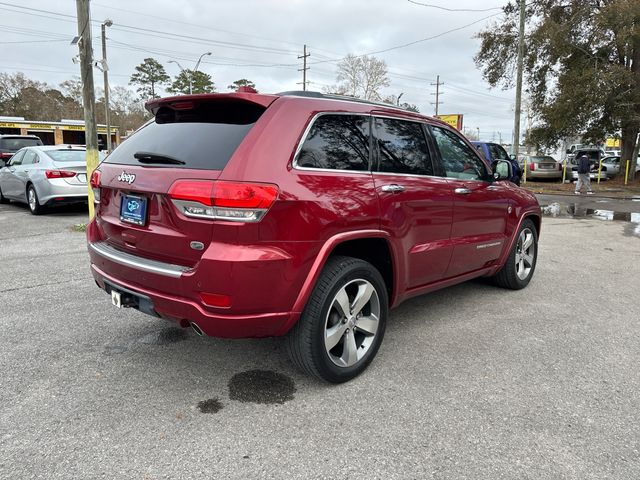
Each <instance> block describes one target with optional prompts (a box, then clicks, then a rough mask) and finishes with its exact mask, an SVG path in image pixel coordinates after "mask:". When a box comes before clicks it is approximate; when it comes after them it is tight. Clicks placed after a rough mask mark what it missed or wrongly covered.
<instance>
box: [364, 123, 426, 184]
mask: <svg viewBox="0 0 640 480" xmlns="http://www.w3.org/2000/svg"><path fill="white" fill-rule="evenodd" d="M375 121H376V140H377V143H378V158H379V162H378V170H379V171H381V172H393V173H408V174H413V175H433V165H432V163H431V157H430V156H429V149H428V147H427V142H426V139H425V137H424V131H423V130H422V125H421V124H420V123H416V122H407V121H404V120H393V119H390V118H376V120H375Z"/></svg>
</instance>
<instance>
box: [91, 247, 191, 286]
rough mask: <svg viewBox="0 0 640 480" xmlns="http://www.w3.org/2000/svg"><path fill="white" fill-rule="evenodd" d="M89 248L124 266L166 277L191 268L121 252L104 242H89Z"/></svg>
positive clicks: (178, 276) (175, 276)
mask: <svg viewBox="0 0 640 480" xmlns="http://www.w3.org/2000/svg"><path fill="white" fill-rule="evenodd" d="M88 246H89V249H91V250H93V251H94V252H95V253H97V254H98V255H100V256H101V257H104V258H106V259H108V260H111V261H112V262H115V263H118V264H120V265H124V266H125V267H130V268H135V269H136V270H142V271H143V272H149V273H157V274H159V275H165V276H167V277H173V278H180V276H181V275H182V274H183V273H185V272H188V271H189V270H191V269H190V268H189V267H183V266H182V265H174V264H172V263H164V262H158V261H156V260H149V259H148V258H142V257H138V256H136V255H132V254H130V253H126V252H122V251H120V250H118V249H116V248H114V247H112V246H110V245H108V244H106V243H105V242H96V243H89V244H88Z"/></svg>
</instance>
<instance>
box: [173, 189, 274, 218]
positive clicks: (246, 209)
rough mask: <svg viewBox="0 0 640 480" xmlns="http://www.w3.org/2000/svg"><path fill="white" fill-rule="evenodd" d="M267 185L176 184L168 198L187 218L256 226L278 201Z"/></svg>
mask: <svg viewBox="0 0 640 480" xmlns="http://www.w3.org/2000/svg"><path fill="white" fill-rule="evenodd" d="M278 192H279V191H278V187H277V186H276V185H272V184H267V183H243V182H225V181H206V180H177V181H175V182H174V183H173V185H171V188H170V189H169V197H170V198H171V200H172V201H173V203H174V205H176V206H177V207H178V208H179V209H180V212H182V213H183V214H184V215H186V216H187V217H196V218H208V219H215V220H230V221H233V222H259V221H260V220H261V219H262V217H263V216H264V215H265V214H266V213H267V211H268V210H269V208H270V207H271V205H273V202H275V201H276V199H277V198H278Z"/></svg>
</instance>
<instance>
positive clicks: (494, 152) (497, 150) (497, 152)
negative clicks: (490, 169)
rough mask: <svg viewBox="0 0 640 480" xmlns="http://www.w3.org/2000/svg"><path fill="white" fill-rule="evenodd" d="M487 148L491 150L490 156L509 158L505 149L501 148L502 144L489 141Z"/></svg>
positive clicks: (502, 158)
mask: <svg viewBox="0 0 640 480" xmlns="http://www.w3.org/2000/svg"><path fill="white" fill-rule="evenodd" d="M488 147H489V150H490V151H491V157H492V158H493V159H495V160H511V159H510V158H509V155H508V154H507V152H506V150H505V149H504V148H502V146H500V145H497V144H495V143H490V144H489V145H488Z"/></svg>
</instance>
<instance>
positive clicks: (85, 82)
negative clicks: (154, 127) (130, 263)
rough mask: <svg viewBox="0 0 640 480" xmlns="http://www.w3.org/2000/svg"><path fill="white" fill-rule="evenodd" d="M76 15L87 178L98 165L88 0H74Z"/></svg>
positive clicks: (90, 206) (91, 209) (91, 205)
mask: <svg viewBox="0 0 640 480" xmlns="http://www.w3.org/2000/svg"><path fill="white" fill-rule="evenodd" d="M76 11H77V15H78V46H79V48H80V72H81V75H80V78H81V79H82V102H83V103H84V136H85V143H86V146H87V147H86V148H87V157H86V158H87V179H89V178H91V174H92V173H93V171H94V170H95V169H96V167H97V166H98V129H97V126H96V97H95V92H94V91H93V48H92V45H91V13H90V11H89V0H76ZM87 189H88V191H89V198H88V201H89V219H90V220H91V219H92V218H93V217H94V215H95V208H94V204H93V200H94V197H93V190H92V189H91V185H90V183H89V182H87Z"/></svg>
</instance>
